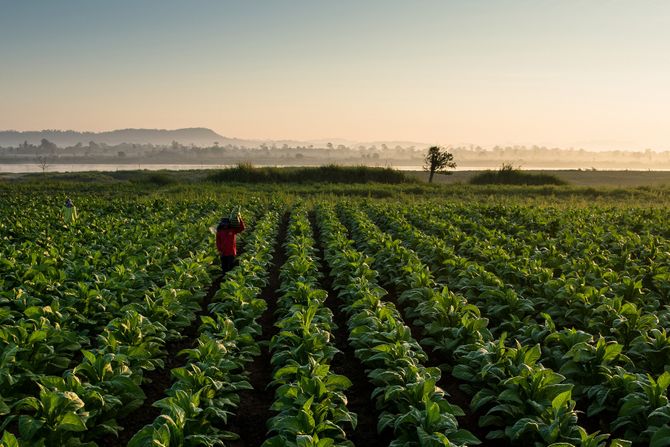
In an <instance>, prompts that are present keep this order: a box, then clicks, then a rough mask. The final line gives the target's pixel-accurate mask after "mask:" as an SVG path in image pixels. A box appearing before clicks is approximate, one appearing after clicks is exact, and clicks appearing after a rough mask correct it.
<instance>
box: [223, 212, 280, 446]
mask: <svg viewBox="0 0 670 447" xmlns="http://www.w3.org/2000/svg"><path fill="white" fill-rule="evenodd" d="M287 226H288V214H285V215H284V216H283V217H282V220H281V223H280V225H279V234H278V236H277V241H276V243H275V248H274V254H273V261H272V267H271V269H270V278H269V283H268V286H267V287H265V288H264V289H263V291H262V292H261V296H262V297H263V298H264V299H265V300H266V301H267V304H268V307H267V309H266V310H265V312H263V315H261V317H260V319H259V320H258V322H259V324H260V325H261V327H262V330H263V333H262V335H261V336H260V337H259V340H258V341H259V342H260V345H261V355H259V356H257V357H256V358H255V359H254V361H253V363H251V364H250V365H249V367H248V369H247V371H248V372H249V382H250V383H251V385H252V386H253V390H245V391H242V392H241V393H240V406H239V408H238V409H237V411H236V415H235V417H233V418H232V419H231V421H230V424H229V425H230V426H229V429H230V431H232V432H234V433H238V434H239V435H240V439H239V440H237V441H231V442H229V443H228V445H230V446H232V447H258V446H260V445H261V444H262V443H263V441H265V439H266V438H267V436H266V432H267V428H266V421H267V420H268V419H269V418H270V417H271V416H272V412H271V411H270V406H271V405H272V402H273V401H274V393H273V392H272V391H271V390H266V387H267V385H268V384H269V383H270V382H271V381H272V365H270V352H269V349H268V343H269V341H270V339H271V338H272V337H273V336H274V335H275V334H276V333H277V328H276V327H275V326H274V322H275V311H276V310H277V297H278V295H277V289H278V288H279V285H280V281H279V269H280V268H281V266H282V265H283V264H284V261H285V260H286V254H285V253H284V247H283V244H284V241H285V240H286V228H287Z"/></svg>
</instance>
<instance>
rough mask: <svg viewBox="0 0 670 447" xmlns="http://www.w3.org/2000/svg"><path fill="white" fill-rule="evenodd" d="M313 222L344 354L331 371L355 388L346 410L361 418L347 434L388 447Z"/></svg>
mask: <svg viewBox="0 0 670 447" xmlns="http://www.w3.org/2000/svg"><path fill="white" fill-rule="evenodd" d="M310 221H311V223H312V228H313V230H314V239H315V240H316V242H317V247H318V249H319V251H318V256H319V258H320V260H321V273H322V274H323V279H322V280H321V286H322V287H323V289H324V290H325V291H326V292H328V298H327V299H326V306H327V307H328V308H329V309H330V310H331V311H332V312H333V320H334V321H335V324H337V330H336V331H335V334H333V335H334V336H335V346H336V347H337V349H339V350H340V351H342V354H339V355H336V356H335V358H334V359H333V362H332V365H331V366H332V370H333V372H335V373H337V374H342V375H344V376H346V377H347V378H348V379H349V380H351V383H352V387H351V388H349V389H348V390H347V392H346V393H345V394H346V396H347V399H348V400H349V401H348V403H347V408H348V409H349V410H351V411H353V412H354V413H356V415H357V416H358V425H357V426H356V429H355V430H354V431H353V432H351V433H347V436H348V438H349V439H350V440H351V441H352V442H353V443H354V444H355V445H356V446H360V447H385V446H388V445H389V444H390V443H391V441H392V440H393V436H392V434H391V433H390V430H386V431H385V432H384V433H382V434H377V421H378V418H379V411H377V408H376V407H375V402H374V400H373V399H372V398H371V397H370V396H371V395H372V391H373V390H374V386H373V385H372V384H370V382H369V381H368V377H367V375H366V374H365V368H364V367H363V365H362V364H361V362H360V361H359V360H358V359H357V358H356V356H355V355H354V349H353V348H352V347H351V345H350V344H349V341H348V337H349V331H348V329H347V316H346V314H345V313H344V312H342V311H341V310H340V308H339V305H340V304H341V302H339V300H338V298H337V293H336V292H335V291H334V290H333V287H332V280H331V278H330V267H329V266H328V263H327V262H326V261H325V259H324V247H323V243H322V240H321V233H320V231H319V228H318V226H317V225H316V224H315V217H314V215H313V214H310Z"/></svg>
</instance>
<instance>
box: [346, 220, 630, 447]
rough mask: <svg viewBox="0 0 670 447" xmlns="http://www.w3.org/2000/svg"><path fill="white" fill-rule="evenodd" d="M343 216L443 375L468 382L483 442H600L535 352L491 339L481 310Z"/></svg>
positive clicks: (369, 227)
mask: <svg viewBox="0 0 670 447" xmlns="http://www.w3.org/2000/svg"><path fill="white" fill-rule="evenodd" d="M342 215H343V217H344V218H345V220H346V221H347V222H348V224H349V226H350V228H351V229H352V232H353V234H354V238H355V239H356V240H357V242H358V243H359V244H361V245H362V246H363V247H365V249H366V251H368V252H370V253H375V261H376V262H375V265H377V266H378V267H379V268H380V271H381V273H382V277H383V278H384V279H385V281H386V282H387V283H388V284H389V285H391V286H392V287H395V288H396V289H397V290H398V292H400V293H401V295H400V302H401V303H403V304H404V305H405V307H406V309H408V310H407V312H408V315H409V316H410V318H413V320H414V322H415V325H416V326H417V327H423V328H424V334H425V337H426V338H427V340H426V342H425V344H426V345H428V346H433V347H434V350H435V351H438V352H442V353H445V354H446V358H447V359H449V360H450V362H451V364H447V365H445V369H446V370H450V371H452V374H453V375H454V376H456V377H458V378H460V379H462V380H466V381H467V382H468V386H465V387H463V388H464V389H465V390H466V391H467V392H468V393H469V394H470V395H472V402H471V410H472V411H474V412H477V413H480V414H482V416H481V417H480V418H479V423H480V425H481V426H483V427H487V428H488V429H489V430H490V431H489V433H488V435H487V437H488V438H490V439H496V438H507V439H508V440H509V441H510V442H512V443H523V444H524V445H528V442H534V443H536V445H548V444H551V443H561V442H562V443H573V444H575V445H594V444H593V443H594V442H596V440H602V437H598V436H597V434H593V435H589V434H587V432H586V431H585V430H584V429H583V428H581V427H579V425H578V424H577V412H576V411H575V401H574V400H573V399H572V388H573V385H572V384H570V383H569V382H567V381H566V379H565V377H564V376H562V375H561V374H558V373H556V372H555V371H553V370H551V369H549V368H546V367H544V366H543V365H542V364H540V363H538V362H537V361H538V360H539V358H540V355H541V349H540V346H539V345H522V344H519V343H515V344H512V345H507V344H506V343H505V340H506V336H505V335H504V334H503V335H502V336H501V337H500V338H499V339H495V338H493V337H492V336H491V334H490V332H489V331H488V330H487V329H486V328H485V326H486V324H487V320H485V319H482V318H480V315H481V311H480V310H479V308H478V307H477V306H475V305H473V304H471V303H468V301H467V300H466V299H465V298H464V297H463V296H460V295H456V294H453V293H452V292H450V291H449V290H448V289H446V288H444V287H439V286H438V285H437V284H436V282H435V280H434V279H433V277H432V274H431V272H430V269H429V267H428V266H427V265H425V264H423V263H422V262H421V260H420V259H419V258H418V256H416V254H415V253H414V252H412V251H411V250H410V249H408V248H406V247H404V246H403V245H402V243H401V241H400V240H396V239H393V238H392V237H390V236H389V235H388V234H385V233H383V232H381V231H380V230H379V229H378V228H377V227H376V226H375V225H374V224H373V223H372V222H371V221H369V219H368V218H367V217H366V216H365V215H364V214H363V213H361V212H360V211H357V210H355V209H351V208H348V209H347V208H343V209H342ZM399 272H401V274H400V275H399V274H398V273H399ZM464 323H465V324H464ZM454 335H456V336H458V337H459V338H458V339H457V341H454ZM619 442H620V441H614V443H615V444H617V445H618V444H619ZM595 445H597V444H595Z"/></svg>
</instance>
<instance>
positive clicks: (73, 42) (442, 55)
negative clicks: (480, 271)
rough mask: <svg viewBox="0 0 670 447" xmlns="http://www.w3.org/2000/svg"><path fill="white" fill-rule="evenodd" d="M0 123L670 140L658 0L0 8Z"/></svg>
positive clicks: (75, 0)
mask: <svg viewBox="0 0 670 447" xmlns="http://www.w3.org/2000/svg"><path fill="white" fill-rule="evenodd" d="M0 42H2V44H1V45H0V60H1V61H3V63H2V70H1V71H0V103H1V104H2V105H1V106H0V130H10V129H13V130H20V131H27V130H41V129H63V130H66V129H75V130H78V131H93V132H100V131H108V130H112V129H125V128H159V129H178V128H184V127H204V128H209V129H212V130H213V131H214V132H216V133H218V134H220V135H223V136H226V137H229V138H238V139H247V140H273V141H282V140H291V141H314V140H318V141H321V142H324V144H325V142H327V141H333V142H335V145H336V146H337V142H338V141H341V140H346V141H347V142H380V141H402V142H427V143H432V144H442V145H454V146H458V145H467V144H473V145H480V146H483V147H488V148H490V147H493V146H495V145H500V146H514V145H526V146H532V145H539V146H548V147H562V148H570V147H574V148H584V149H587V150H644V149H652V150H655V151H661V150H670V119H669V118H668V114H667V105H668V104H670V84H669V83H668V79H670V3H669V2H666V1H662V0H656V1H654V0H651V1H644V2H623V1H621V2H613V1H590V2H582V1H576V0H565V1H530V0H516V1H511V0H507V1H506V0H501V1H496V2H486V1H445V0H435V1H428V0H426V1H420V2H402V1H388V0H368V1H363V2H361V1H353V0H344V1H338V2H310V1H306V0H290V1H281V2H279V1H277V2H269V1H266V2H232V1H213V0H212V1H202V0H196V1H189V2H179V1H176V0H168V1H166V0H161V1H158V0H148V1H142V2H137V1H130V0H119V1H115V2H104V3H103V2H90V1H86V0H63V1H59V2H51V1H31V2H16V1H10V0H0Z"/></svg>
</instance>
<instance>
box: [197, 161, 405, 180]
mask: <svg viewBox="0 0 670 447" xmlns="http://www.w3.org/2000/svg"><path fill="white" fill-rule="evenodd" d="M207 180H209V181H212V182H218V183H222V182H234V183H385V184H402V183H416V180H415V179H414V178H412V177H410V176H408V175H406V174H404V173H403V172H401V171H398V170H396V169H392V168H373V167H368V166H337V165H326V166H318V167H301V168H272V167H258V168H257V167H254V166H253V165H251V164H249V163H241V164H239V165H237V166H236V167H234V168H228V169H222V170H220V171H216V172H213V173H211V174H210V175H209V176H208V177H207Z"/></svg>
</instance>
